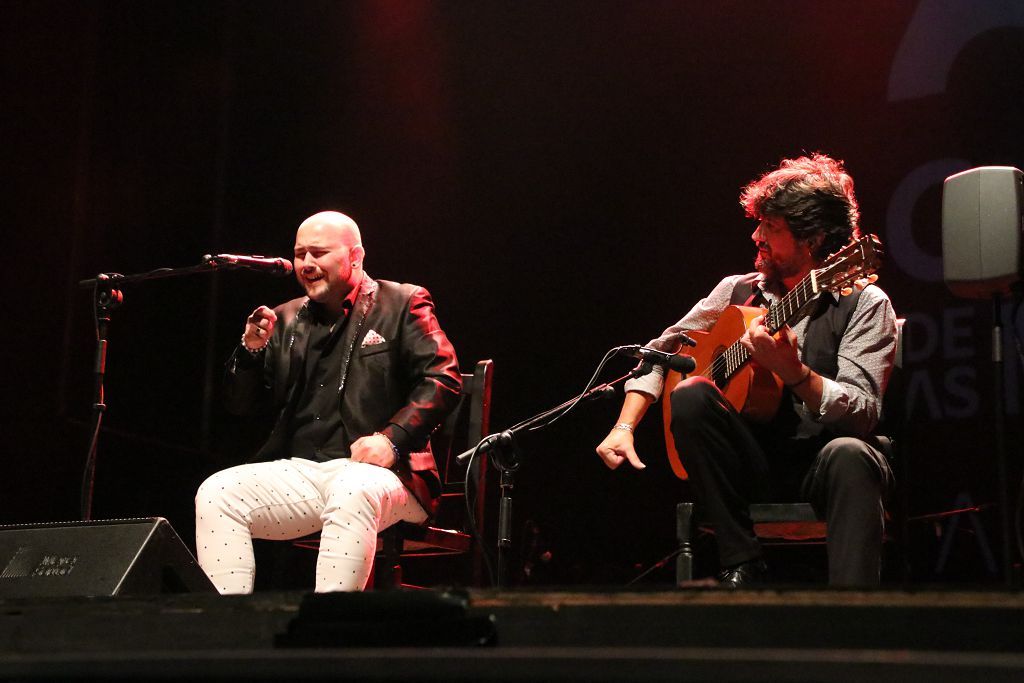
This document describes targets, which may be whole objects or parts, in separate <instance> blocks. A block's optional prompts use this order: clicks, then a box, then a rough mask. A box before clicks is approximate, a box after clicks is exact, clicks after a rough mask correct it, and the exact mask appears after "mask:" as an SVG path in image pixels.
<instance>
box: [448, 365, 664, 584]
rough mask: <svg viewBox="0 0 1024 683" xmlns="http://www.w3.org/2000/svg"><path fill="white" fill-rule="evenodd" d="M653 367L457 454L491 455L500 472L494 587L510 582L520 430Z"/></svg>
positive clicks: (459, 458) (644, 367) (640, 370)
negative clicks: (496, 569) (513, 494)
mask: <svg viewBox="0 0 1024 683" xmlns="http://www.w3.org/2000/svg"><path fill="white" fill-rule="evenodd" d="M651 370H652V364H651V363H650V362H649V361H643V362H641V363H640V364H639V365H637V366H636V367H635V368H633V370H631V371H630V372H629V373H627V374H625V375H623V376H622V377H619V378H618V379H616V380H613V381H611V382H608V383H605V384H600V385H598V386H595V387H593V388H592V389H589V390H588V391H586V392H584V393H583V394H582V395H581V396H579V397H577V398H572V399H569V400H568V401H566V402H564V403H562V404H561V405H558V406H555V407H554V408H551V409H550V410H545V411H544V412H542V413H538V414H537V415H534V416H533V417H531V418H529V419H527V420H525V421H523V422H520V423H519V424H517V425H516V426H514V427H511V428H509V429H506V430H505V431H503V432H499V433H497V434H489V435H487V436H485V437H484V438H483V439H481V440H480V443H478V444H477V445H476V446H475V447H474V448H471V449H470V450H467V451H466V452H464V453H461V454H459V455H458V456H456V458H455V460H456V462H458V463H459V464H460V465H462V464H465V463H466V462H467V461H468V460H471V459H472V458H473V457H474V456H475V454H477V453H479V454H481V455H490V458H491V463H492V464H493V465H494V466H495V467H496V468H497V469H498V472H499V473H500V477H499V480H498V488H499V491H500V494H501V497H500V499H499V501H498V559H497V564H498V576H497V582H496V586H495V588H502V587H503V586H505V585H506V582H507V581H508V562H509V553H510V551H511V550H512V490H513V489H514V488H515V473H516V471H517V470H518V469H519V466H520V464H521V458H520V454H521V451H520V450H519V447H518V445H517V444H516V436H517V435H518V434H519V433H520V432H524V431H533V430H534V429H539V428H542V427H546V426H547V425H548V424H550V422H547V420H550V419H551V418H552V416H555V415H558V413H559V411H563V410H567V409H571V408H572V407H573V406H574V405H575V404H579V403H584V402H587V401H590V400H592V399H595V398H602V397H605V396H610V395H611V394H613V393H614V392H615V387H616V386H617V385H619V384H621V383H623V382H625V381H626V380H627V379H631V378H633V377H640V376H641V375H646V374H648V373H649V372H651Z"/></svg>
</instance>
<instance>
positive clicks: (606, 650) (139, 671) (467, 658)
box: [0, 589, 1024, 683]
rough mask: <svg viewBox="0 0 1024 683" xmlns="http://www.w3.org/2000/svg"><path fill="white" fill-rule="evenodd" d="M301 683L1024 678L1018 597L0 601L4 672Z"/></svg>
mask: <svg viewBox="0 0 1024 683" xmlns="http://www.w3.org/2000/svg"><path fill="white" fill-rule="evenodd" d="M482 643H486V644H482ZM299 678H304V679H318V680H326V679H336V680H398V681H412V680H436V681H465V680H508V681H525V680H587V681H603V680H645V681H646V680H692V681H866V680H871V681H883V680H885V681H887V680H893V681H896V680H899V681H918V680H919V681H928V682H929V683H937V682H940V681H964V680H984V681H986V682H995V681H1021V680H1024V595H1022V594H1021V593H1019V592H1016V591H965V590H949V591H943V590H921V591H871V592H861V591H836V590H806V589H765V590H757V591H736V592H724V591H720V590H715V589H682V590H673V591H668V590H666V591H650V592H631V591H622V590H615V589H608V590H587V591H580V590H572V591H529V592H527V591H523V592H517V591H504V592H497V591H479V590H471V591H469V592H463V593H459V592H444V591H409V592H406V591H393V592H389V593H365V594H354V595H353V594H334V595H331V596H316V595H311V594H310V595H307V594H302V593H257V594H255V595H251V596H233V597H221V596H216V595H198V594H184V595H172V596H154V597H105V598H59V599H58V598H51V599H45V598H36V599H17V600H5V601H0V680H55V679H57V680H99V679H104V680H109V679H124V680H186V679H188V680H216V679H220V680H269V679H275V680H292V679H299Z"/></svg>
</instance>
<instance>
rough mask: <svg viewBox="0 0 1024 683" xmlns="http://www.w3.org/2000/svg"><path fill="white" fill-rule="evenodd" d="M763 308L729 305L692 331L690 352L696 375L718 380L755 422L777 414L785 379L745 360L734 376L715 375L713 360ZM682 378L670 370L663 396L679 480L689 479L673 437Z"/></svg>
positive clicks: (671, 453)
mask: <svg viewBox="0 0 1024 683" xmlns="http://www.w3.org/2000/svg"><path fill="white" fill-rule="evenodd" d="M764 312H765V311H764V309H763V308H754V307H751V306H729V307H728V308H726V309H725V310H724V311H722V315H721V316H720V317H719V318H718V322H716V323H715V325H714V327H712V328H711V329H710V330H708V331H707V332H690V333H689V334H690V336H691V337H693V339H694V341H696V342H697V346H695V347H693V349H692V351H691V352H690V354H689V355H691V356H692V357H693V359H694V361H695V362H696V364H697V370H696V372H694V375H700V376H702V377H707V378H708V379H710V380H711V381H713V382H715V384H716V385H717V386H718V388H719V389H720V390H721V391H722V395H723V396H725V399H726V400H727V401H728V402H729V405H731V406H732V407H733V408H735V409H736V410H737V411H738V412H739V413H740V414H741V415H743V417H745V418H746V419H748V420H750V421H752V422H767V421H769V420H771V419H772V417H774V416H775V413H776V412H777V411H778V409H779V401H780V400H781V398H782V380H780V379H779V378H778V377H776V376H775V375H774V374H772V373H771V372H769V371H767V370H765V369H764V368H762V367H761V366H759V365H757V364H756V363H746V364H745V365H743V366H741V367H740V368H739V369H738V370H736V372H735V373H734V374H733V375H732V377H730V378H728V379H723V378H722V377H721V376H716V373H715V372H714V371H713V370H712V363H713V362H714V361H715V359H716V358H718V357H719V356H720V355H722V353H723V352H725V351H726V349H728V348H729V347H730V346H732V345H733V343H734V342H736V340H738V339H739V338H740V337H742V336H743V333H744V332H746V331H747V328H748V327H750V323H751V321H752V320H753V319H754V318H756V317H758V316H760V315H764ZM680 380H682V376H681V375H680V374H679V373H678V372H676V371H674V370H670V371H668V372H667V373H666V374H665V388H664V390H663V392H662V397H661V409H662V414H663V416H664V421H665V446H666V449H667V451H668V459H669V464H670V465H671V466H672V472H673V473H674V474H675V475H676V476H677V477H679V478H680V479H686V478H688V475H687V474H686V468H684V467H683V463H682V460H680V458H679V451H678V450H677V446H676V443H675V439H673V437H672V429H671V423H672V402H671V399H670V396H671V394H672V390H673V389H675V388H676V385H677V384H679V382H680Z"/></svg>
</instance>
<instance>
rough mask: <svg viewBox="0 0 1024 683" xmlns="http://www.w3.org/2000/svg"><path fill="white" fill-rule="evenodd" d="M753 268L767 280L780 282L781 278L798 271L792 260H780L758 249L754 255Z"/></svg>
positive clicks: (790, 275) (795, 273)
mask: <svg viewBox="0 0 1024 683" xmlns="http://www.w3.org/2000/svg"><path fill="white" fill-rule="evenodd" d="M754 268H755V269H756V270H757V272H759V273H761V274H763V275H764V277H765V279H766V280H768V281H769V282H777V283H781V282H782V281H783V279H785V278H788V277H792V276H794V275H797V274H798V273H799V272H800V271H799V269H798V268H797V266H796V264H794V263H792V262H780V261H778V260H776V259H774V258H772V257H771V255H768V256H765V255H764V254H762V253H761V252H760V251H759V252H757V256H755V257H754Z"/></svg>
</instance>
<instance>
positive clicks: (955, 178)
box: [942, 166, 1024, 299]
mask: <svg viewBox="0 0 1024 683" xmlns="http://www.w3.org/2000/svg"><path fill="white" fill-rule="evenodd" d="M1022 207H1024V185H1022V174H1021V172H1020V170H1019V169H1016V168H1012V167H1009V166H982V167H980V168H972V169H970V170H968V171H963V172H962V173H957V174H956V175H951V176H950V177H948V178H946V182H945V184H944V185H943V188H942V271H943V278H944V279H945V280H946V284H947V285H948V286H949V289H950V290H951V291H952V292H953V293H954V294H956V295H957V296H961V297H965V298H969V299H975V298H979V299H980V298H988V297H991V296H992V295H994V294H997V293H1009V291H1010V286H1011V285H1013V284H1014V283H1015V282H1017V281H1018V280H1019V279H1020V277H1021V272H1022V259H1021V250H1022V240H1021V230H1022V223H1021V220H1022V215H1024V212H1022Z"/></svg>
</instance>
